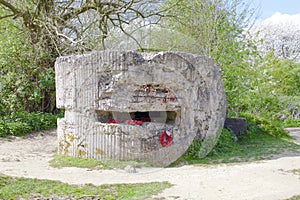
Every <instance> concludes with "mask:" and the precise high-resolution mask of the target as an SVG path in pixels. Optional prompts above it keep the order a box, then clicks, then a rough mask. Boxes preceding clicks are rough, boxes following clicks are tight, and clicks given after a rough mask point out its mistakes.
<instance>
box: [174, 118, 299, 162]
mask: <svg viewBox="0 0 300 200" xmlns="http://www.w3.org/2000/svg"><path fill="white" fill-rule="evenodd" d="M244 116H246V118H247V124H248V126H247V135H246V136H244V137H243V138H240V139H237V138H236V137H235V136H234V135H233V134H232V133H231V132H230V131H229V130H227V129H223V130H222V132H221V135H220V137H219V139H218V141H217V144H216V145H215V147H214V148H213V149H212V151H211V152H210V153H209V154H208V155H207V156H206V157H204V158H203V157H199V152H200V149H201V148H202V141H194V143H193V145H192V146H191V147H190V148H189V150H188V152H187V153H186V155H184V156H183V157H181V158H180V159H179V160H178V161H176V162H175V163H173V164H172V165H171V166H176V165H178V164H179V163H189V164H213V163H232V162H247V161H257V160H262V159H271V158H273V157H274V156H278V155H280V154H282V153H286V152H289V153H295V154H296V153H299V152H300V145H298V144H296V143H294V142H293V140H292V138H290V137H289V135H288V134H287V133H286V132H285V130H284V126H283V125H282V124H281V125H278V127H273V125H272V124H269V126H266V124H265V123H261V120H262V119H258V118H251V117H250V116H249V115H244Z"/></svg>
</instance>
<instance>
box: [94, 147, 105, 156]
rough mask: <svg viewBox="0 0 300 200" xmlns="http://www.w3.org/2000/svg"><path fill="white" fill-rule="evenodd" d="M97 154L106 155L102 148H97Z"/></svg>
mask: <svg viewBox="0 0 300 200" xmlns="http://www.w3.org/2000/svg"><path fill="white" fill-rule="evenodd" d="M96 154H98V155H105V151H103V150H102V149H99V148H96Z"/></svg>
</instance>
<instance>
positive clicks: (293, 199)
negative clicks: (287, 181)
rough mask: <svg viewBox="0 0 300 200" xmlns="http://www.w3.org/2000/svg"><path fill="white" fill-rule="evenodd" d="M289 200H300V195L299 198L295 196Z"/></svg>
mask: <svg viewBox="0 0 300 200" xmlns="http://www.w3.org/2000/svg"><path fill="white" fill-rule="evenodd" d="M287 200H300V195H297V196H293V197H291V198H289V199H287Z"/></svg>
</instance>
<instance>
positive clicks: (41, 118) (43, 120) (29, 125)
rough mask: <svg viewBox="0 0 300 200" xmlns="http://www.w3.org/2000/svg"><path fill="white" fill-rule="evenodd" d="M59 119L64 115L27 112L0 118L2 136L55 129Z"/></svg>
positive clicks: (0, 133) (0, 134)
mask: <svg viewBox="0 0 300 200" xmlns="http://www.w3.org/2000/svg"><path fill="white" fill-rule="evenodd" d="M59 117H62V114H57V115H53V114H50V113H26V112H20V113H14V114H12V115H10V116H2V117H0V136H7V135H14V136H19V135H23V134H26V133H30V132H32V131H39V130H47V129H51V128H55V127H56V121H57V118H59Z"/></svg>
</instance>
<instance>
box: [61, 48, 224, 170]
mask: <svg viewBox="0 0 300 200" xmlns="http://www.w3.org/2000/svg"><path fill="white" fill-rule="evenodd" d="M55 70H56V88H57V97H56V98H57V107H58V108H63V109H65V117H64V118H63V119H59V120H58V142H59V147H58V152H59V153H61V154H66V155H71V156H81V157H88V158H96V159H100V160H101V159H104V158H113V159H117V160H141V161H148V162H151V163H153V164H154V165H157V166H166V165H169V164H170V163H172V162H174V161H175V160H176V159H178V158H179V157H180V156H182V155H183V154H184V153H185V152H186V150H187V149H188V147H189V146H190V145H191V144H192V142H193V140H194V139H195V137H200V138H204V137H208V136H209V137H216V136H217V133H218V132H219V131H220V130H221V129H222V127H223V124H224V120H225V116H226V98H225V93H224V88H223V84H222V80H221V73H220V70H219V69H218V68H216V67H215V66H214V64H213V61H212V60H211V59H209V58H207V57H203V56H198V55H192V54H184V53H172V52H161V53H135V52H118V51H98V52H92V53H90V54H85V55H76V56H65V57H60V58H58V59H57V61H56V64H55ZM162 136H163V137H162ZM162 139H163V140H164V141H162ZM165 144H166V145H165Z"/></svg>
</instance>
